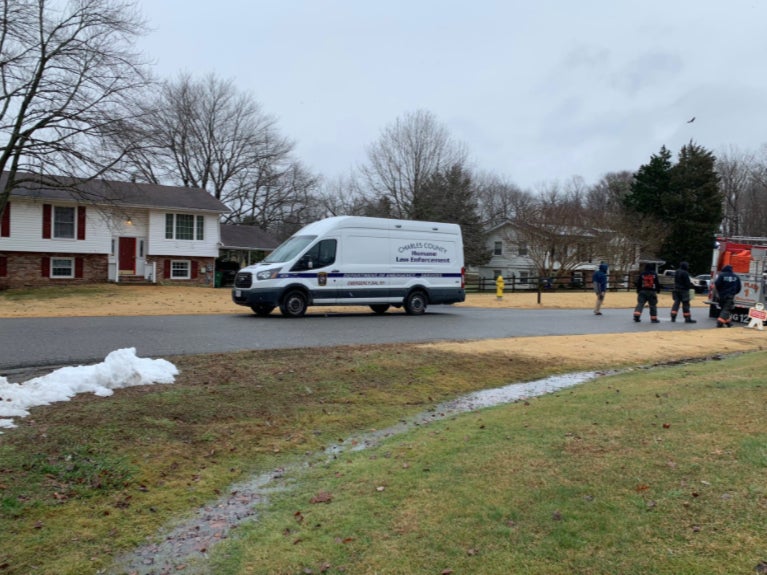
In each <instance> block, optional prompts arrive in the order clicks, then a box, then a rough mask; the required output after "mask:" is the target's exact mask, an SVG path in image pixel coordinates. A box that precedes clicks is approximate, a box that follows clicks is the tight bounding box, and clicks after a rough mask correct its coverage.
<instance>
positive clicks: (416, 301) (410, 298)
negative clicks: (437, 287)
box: [405, 291, 429, 315]
mask: <svg viewBox="0 0 767 575" xmlns="http://www.w3.org/2000/svg"><path fill="white" fill-rule="evenodd" d="M428 303H429V300H428V298H427V297H426V294H425V293H424V292H422V291H411V292H410V293H409V294H407V297H406V298H405V313H407V314H408V315H422V314H423V313H424V312H425V311H426V306H427V305H428Z"/></svg>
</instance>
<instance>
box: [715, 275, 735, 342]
mask: <svg viewBox="0 0 767 575" xmlns="http://www.w3.org/2000/svg"><path fill="white" fill-rule="evenodd" d="M714 287H715V288H716V295H717V297H718V298H719V307H720V310H719V317H718V318H716V327H725V326H726V327H732V308H733V307H734V306H735V296H736V295H738V293H739V292H740V287H741V283H740V278H739V277H738V275H737V274H736V273H735V272H734V271H732V266H730V265H727V266H724V267H723V268H722V271H720V272H719V275H717V276H716V280H715V281H714Z"/></svg>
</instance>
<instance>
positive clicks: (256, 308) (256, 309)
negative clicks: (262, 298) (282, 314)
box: [250, 303, 274, 317]
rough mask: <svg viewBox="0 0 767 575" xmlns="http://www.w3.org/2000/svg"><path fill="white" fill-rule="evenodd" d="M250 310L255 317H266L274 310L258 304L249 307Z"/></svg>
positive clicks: (271, 307)
mask: <svg viewBox="0 0 767 575" xmlns="http://www.w3.org/2000/svg"><path fill="white" fill-rule="evenodd" d="M250 309H252V310H253V313H255V314H256V315H257V316H260V317H266V316H267V315H269V314H270V313H272V310H273V309H274V306H273V305H266V304H263V303H260V304H258V305H252V306H250Z"/></svg>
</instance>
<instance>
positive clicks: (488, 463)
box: [0, 345, 767, 575]
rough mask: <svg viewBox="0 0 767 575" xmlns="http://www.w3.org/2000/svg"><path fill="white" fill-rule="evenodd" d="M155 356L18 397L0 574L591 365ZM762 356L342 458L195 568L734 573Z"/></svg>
mask: <svg viewBox="0 0 767 575" xmlns="http://www.w3.org/2000/svg"><path fill="white" fill-rule="evenodd" d="M170 359H171V360H172V361H174V363H176V365H177V366H178V367H179V369H180V370H181V374H180V376H179V378H178V381H177V383H175V384H173V385H172V386H150V387H146V388H130V389H125V390H121V391H119V392H118V393H116V394H115V395H114V396H112V397H109V398H95V397H92V396H78V397H77V398H75V399H74V400H73V401H71V402H67V403H63V404H57V405H53V406H47V407H39V408H35V409H33V410H32V413H31V415H30V416H29V417H27V418H25V419H22V420H19V427H18V428H16V429H12V430H6V431H5V433H4V434H3V435H0V533H2V534H3V536H2V540H3V546H2V547H0V573H3V574H6V573H8V574H11V573H12V574H14V575H16V574H22V573H23V574H27V573H35V574H38V573H41V574H54V573H55V574H66V573H71V574H75V573H77V574H86V573H98V572H100V570H104V569H107V568H108V567H109V565H110V562H111V560H112V558H113V557H115V556H116V555H118V554H119V553H121V552H123V551H125V550H129V549H131V548H133V547H134V546H136V545H139V544H140V543H142V542H144V541H145V540H146V538H147V537H151V536H154V535H156V534H157V533H158V531H159V529H160V528H161V527H162V526H164V525H166V524H167V523H168V522H169V521H171V520H174V519H177V518H179V517H181V516H183V515H185V514H186V513H189V512H190V511H191V510H194V509H195V508H197V507H198V506H201V505H203V504H205V503H208V502H210V501H211V500H214V499H216V498H217V497H218V495H219V494H220V493H222V492H224V491H225V490H226V488H227V487H228V486H229V485H231V484H232V483H234V482H237V481H240V480H242V479H244V478H246V477H248V476H249V475H250V474H252V473H259V472H264V471H268V470H273V469H275V468H277V467H282V466H287V465H289V464H290V463H291V462H296V461H301V460H303V459H304V458H306V456H307V453H312V454H316V453H318V452H320V450H321V449H323V448H324V447H326V446H329V445H331V444H334V443H337V442H338V441H340V440H342V439H345V438H348V437H349V436H350V435H352V434H356V433H359V432H360V431H366V430H369V429H372V428H377V429H381V428H384V427H386V426H388V425H391V424H393V423H396V422H397V421H398V420H400V419H401V418H404V417H407V416H408V415H413V414H416V413H420V412H422V411H424V410H425V409H428V408H429V407H430V406H432V405H434V404H435V403H438V402H440V401H443V400H446V399H448V398H451V397H455V396H457V395H461V394H464V393H468V392H470V391H473V390H476V389H479V388H491V387H497V386H500V385H504V384H506V383H508V382H510V381H525V380H529V379H535V378H538V377H543V376H546V375H549V374H551V373H552V372H553V371H554V370H557V371H558V372H566V371H572V370H576V369H583V368H589V367H592V368H593V367H596V366H595V365H591V366H589V365H588V364H587V363H581V364H579V365H574V364H571V365H567V364H557V365H555V366H552V364H548V363H547V364H546V365H541V364H540V363H537V362H533V361H529V360H524V359H521V358H514V359H513V361H510V360H509V358H508V357H501V356H498V357H496V356H483V357H481V358H479V357H472V356H465V355H457V354H449V353H444V352H440V351H437V350H427V349H424V348H413V347H412V346H405V345H392V346H378V347H349V348H343V349H341V348H339V349H323V350H301V351H300V353H299V352H296V351H295V350H285V351H278V352H273V351H270V352H244V353H239V354H228V355H224V354H214V355H206V356H194V357H180V358H170ZM584 361H590V360H584ZM765 364H767V355H765V354H764V353H754V354H749V355H744V356H741V357H738V358H734V359H729V360H726V361H717V362H708V363H698V364H690V365H680V366H676V367H669V368H658V369H652V370H637V371H634V372H631V373H627V374H625V375H620V376H614V377H609V378H603V379H600V380H598V381H595V382H592V383H588V384H585V385H582V386H579V387H577V388H573V389H569V390H565V391H561V392H559V393H556V394H554V395H550V396H545V397H541V398H538V399H534V400H530V401H529V402H519V403H515V404H511V405H508V406H504V407H499V408H492V409H487V410H483V411H481V412H478V413H473V414H466V415H463V416H458V417H454V418H452V419H450V420H446V421H442V422H439V423H432V424H429V425H427V426H423V427H421V428H418V429H417V430H415V431H413V432H411V433H409V434H408V435H406V436H401V437H397V438H395V439H391V440H389V441H388V442H386V443H385V444H384V445H382V446H381V447H379V448H376V449H374V450H369V451H361V452H355V453H347V454H344V455H343V456H341V457H339V458H338V459H337V460H336V461H334V462H332V463H330V464H321V465H316V466H315V467H314V468H312V469H311V470H309V471H308V472H307V473H306V474H305V475H303V474H302V475H301V476H297V477H295V478H294V479H295V480H296V483H295V486H294V487H293V488H292V489H291V490H290V491H288V492H286V493H284V494H281V495H273V496H272V501H271V505H270V506H268V507H265V508H264V509H261V510H260V513H261V520H260V521H258V522H256V523H253V524H250V525H247V526H246V525H242V526H240V527H239V528H238V529H237V530H236V531H235V532H233V533H232V536H231V537H230V538H229V539H228V540H226V542H225V543H223V544H220V546H218V547H215V548H213V549H212V550H211V552H212V555H213V559H212V562H213V563H212V566H211V568H210V569H211V570H210V572H211V573H216V574H223V575H226V574H232V575H234V574H237V575H240V574H246V573H275V574H276V573H285V574H293V573H310V572H311V573H321V572H325V573H347V574H348V573H355V574H358V573H360V574H372V573H387V574H389V573H391V574H396V573H408V574H413V573H441V572H443V571H444V570H453V572H455V573H483V574H484V573H487V574H493V573H499V574H500V573H520V574H543V573H546V574H551V573H553V574H556V573H605V574H606V573H624V574H633V573H636V574H639V573H668V574H672V573H673V574H688V573H689V574H692V573H700V574H703V573H706V574H710V573H713V574H716V573H738V572H744V573H745V572H753V568H754V566H755V565H756V564H757V563H758V562H759V560H761V559H767V557H765V555H767V549H765V547H764V543H763V542H764V541H765V540H767V537H766V536H767V533H765V531H766V530H767V529H766V528H765V522H764V521H763V513H764V510H765V507H767V484H765V481H764V476H765V467H767V433H766V432H765V431H764V429H763V424H762V422H763V419H764V413H763V412H764V406H765V404H767V387H765V386H764V385H763V383H762V381H763V377H762V374H763V373H764V371H765ZM318 493H328V494H331V496H332V500H331V501H330V502H329V503H311V499H312V498H313V497H314V496H315V495H317V494H318ZM297 512H300V515H299V516H300V517H303V521H302V522H300V523H299V522H298V521H297V519H296V518H297V517H299V516H297V515H296V513H297Z"/></svg>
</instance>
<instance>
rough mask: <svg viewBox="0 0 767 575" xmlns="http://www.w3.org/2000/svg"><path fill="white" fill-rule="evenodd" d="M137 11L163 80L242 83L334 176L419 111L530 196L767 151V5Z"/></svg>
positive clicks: (577, 2)
mask: <svg viewBox="0 0 767 575" xmlns="http://www.w3.org/2000/svg"><path fill="white" fill-rule="evenodd" d="M139 2H140V3H139V5H140V7H141V9H142V11H143V14H144V16H145V17H146V19H147V20H148V23H149V25H150V27H151V28H152V29H153V31H152V32H151V34H150V35H149V36H147V37H146V38H145V39H144V41H143V42H142V46H141V47H142V49H143V50H144V51H145V53H146V55H147V56H149V57H150V58H151V59H152V60H153V61H154V62H155V63H156V67H155V71H156V73H157V74H158V75H159V76H160V77H163V78H173V77H175V76H176V75H177V74H178V73H179V72H182V71H183V72H189V73H192V74H193V75H194V76H196V77H202V76H204V75H206V74H208V73H211V72H214V73H216V74H217V75H218V76H219V77H221V78H223V79H232V80H233V81H234V82H235V84H236V85H237V86H238V88H240V89H241V90H243V91H247V92H249V93H250V94H252V95H253V97H254V99H255V100H256V101H257V102H258V103H259V104H260V105H261V106H262V108H263V111H264V112H266V113H268V114H271V115H273V116H275V117H276V118H277V120H278V127H279V130H280V132H281V133H282V134H283V135H285V136H288V137H290V138H292V139H293V140H295V142H296V144H297V145H296V154H297V157H298V158H299V159H300V160H302V161H303V162H304V163H305V164H306V165H307V166H308V167H309V168H310V169H312V170H313V171H314V172H316V173H319V174H322V175H323V176H325V177H327V178H331V179H332V178H334V177H335V176H338V175H345V174H348V172H349V170H350V169H351V168H353V167H355V166H358V165H359V164H360V163H362V162H364V161H365V158H366V149H367V148H368V146H369V145H370V144H372V143H373V142H375V141H376V140H377V139H378V137H379V136H380V134H381V131H382V129H383V128H384V127H385V126H387V125H388V124H391V123H393V122H394V121H395V120H396V119H397V118H398V117H403V116H404V115H405V114H407V113H410V112H414V111H416V110H419V109H420V110H427V111H429V112H432V113H433V114H434V115H435V116H436V118H437V119H438V121H440V122H441V123H442V124H444V125H445V126H446V127H447V129H448V130H449V132H450V134H451V135H452V136H453V137H454V138H455V139H457V140H459V141H461V142H463V143H465V144H466V146H467V148H468V150H469V153H470V156H471V160H472V165H473V167H475V168H477V169H479V170H484V171H490V172H494V173H496V174H498V175H500V176H503V177H504V178H506V179H507V180H508V181H510V182H513V183H516V184H517V185H519V186H521V187H523V188H526V189H534V188H536V187H537V186H538V185H539V184H542V183H551V182H553V181H559V182H565V181H566V180H568V179H569V178H571V177H573V176H576V175H580V176H582V177H583V178H584V179H585V180H586V183H588V184H592V183H595V182H596V181H598V179H599V178H600V177H601V176H602V175H604V174H605V173H607V172H611V171H619V170H631V171H635V170H636V169H638V168H639V166H640V165H642V164H644V163H647V161H649V159H650V156H651V154H654V153H657V152H658V150H659V149H660V147H661V146H662V145H666V146H667V147H668V148H669V149H670V150H671V151H672V152H673V153H674V154H675V155H676V153H677V152H678V151H679V149H680V148H681V146H682V145H684V144H685V143H687V142H689V141H690V140H691V139H692V140H694V141H695V142H696V143H698V144H700V145H702V146H704V147H706V148H708V149H710V150H712V151H714V152H719V151H721V150H724V149H729V148H731V147H735V148H737V149H739V150H741V151H753V152H756V151H758V150H759V148H760V147H761V146H762V144H765V143H767V113H765V107H767V2H765V1H764V0H750V1H746V0H729V1H727V2H723V1H721V0H671V1H669V0H664V1H660V0H643V1H639V2H635V1H629V0H623V1H619V2H616V1H614V0H613V1H607V0H604V1H597V0H556V1H555V0H537V1H534V2H533V1H530V0H526V1H524V2H522V1H520V0H471V1H470V0H464V1H462V2H458V1H454V0H218V1H216V2H211V1H210V0H139ZM693 116H694V117H695V121H694V122H692V123H688V120H689V119H690V118H692V117H693Z"/></svg>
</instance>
